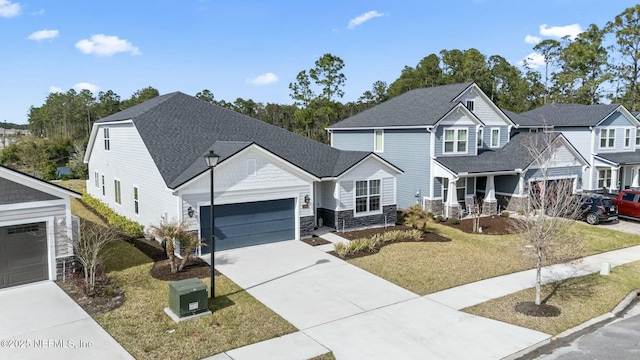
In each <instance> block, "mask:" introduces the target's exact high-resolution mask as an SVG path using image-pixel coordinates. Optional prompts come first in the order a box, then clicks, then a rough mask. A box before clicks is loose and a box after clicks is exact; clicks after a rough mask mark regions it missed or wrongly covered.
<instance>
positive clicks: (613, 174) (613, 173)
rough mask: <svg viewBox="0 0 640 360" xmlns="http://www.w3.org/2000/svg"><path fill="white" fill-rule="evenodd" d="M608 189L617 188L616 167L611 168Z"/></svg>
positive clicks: (613, 189)
mask: <svg viewBox="0 0 640 360" xmlns="http://www.w3.org/2000/svg"><path fill="white" fill-rule="evenodd" d="M609 190H610V191H615V190H618V168H614V167H612V168H611V188H610V189H609Z"/></svg>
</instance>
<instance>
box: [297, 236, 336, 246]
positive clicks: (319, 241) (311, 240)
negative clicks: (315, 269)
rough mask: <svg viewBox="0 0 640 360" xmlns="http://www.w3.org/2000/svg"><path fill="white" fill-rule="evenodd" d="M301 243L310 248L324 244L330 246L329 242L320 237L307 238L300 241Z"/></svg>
mask: <svg viewBox="0 0 640 360" xmlns="http://www.w3.org/2000/svg"><path fill="white" fill-rule="evenodd" d="M302 242H303V243H305V244H309V245H311V246H318V245H326V244H331V241H327V240H325V239H323V238H321V237H317V236H314V237H312V238H308V239H302Z"/></svg>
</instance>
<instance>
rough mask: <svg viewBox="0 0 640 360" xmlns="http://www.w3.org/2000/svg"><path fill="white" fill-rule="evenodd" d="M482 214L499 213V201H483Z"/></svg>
mask: <svg viewBox="0 0 640 360" xmlns="http://www.w3.org/2000/svg"><path fill="white" fill-rule="evenodd" d="M482 214H483V215H496V214H498V202H497V201H483V202H482Z"/></svg>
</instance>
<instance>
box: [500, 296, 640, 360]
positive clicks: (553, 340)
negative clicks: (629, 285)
mask: <svg viewBox="0 0 640 360" xmlns="http://www.w3.org/2000/svg"><path fill="white" fill-rule="evenodd" d="M638 302H640V289H636V290H633V291H631V292H630V293H629V294H628V295H627V296H626V297H625V298H624V299H622V301H620V303H619V304H618V305H617V306H616V307H615V308H613V310H611V311H610V312H608V313H605V314H602V315H600V316H598V317H595V318H593V319H590V320H587V321H585V322H584V323H582V324H580V325H577V326H575V327H573V328H571V329H568V330H565V331H563V332H561V333H560V334H558V335H554V336H551V337H550V338H549V339H547V340H545V341H541V342H539V343H537V344H534V345H532V346H530V347H528V348H526V349H522V350H520V351H518V352H516V353H514V354H511V355H509V356H507V357H504V358H502V359H501V360H532V359H535V358H537V357H538V356H540V355H544V354H549V353H551V351H552V350H553V349H555V348H557V347H560V346H563V345H565V344H567V343H569V342H571V341H573V340H575V339H577V338H579V337H581V336H582V335H585V334H587V333H590V332H592V331H594V330H595V329H597V328H600V327H602V326H604V325H606V324H608V323H610V322H612V321H613V320H614V319H616V318H620V317H622V316H623V315H624V314H625V313H626V312H627V311H628V310H629V309H630V308H632V307H633V306H635V305H636V303H638Z"/></svg>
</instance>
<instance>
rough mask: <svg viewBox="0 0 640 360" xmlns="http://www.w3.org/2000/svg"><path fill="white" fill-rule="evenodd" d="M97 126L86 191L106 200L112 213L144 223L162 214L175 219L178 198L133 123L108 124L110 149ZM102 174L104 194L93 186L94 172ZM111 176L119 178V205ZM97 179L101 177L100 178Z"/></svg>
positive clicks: (155, 220) (149, 222)
mask: <svg viewBox="0 0 640 360" xmlns="http://www.w3.org/2000/svg"><path fill="white" fill-rule="evenodd" d="M94 126H97V127H99V129H98V132H97V134H98V136H97V137H96V143H95V145H94V146H93V151H92V153H91V157H90V159H89V176H90V179H89V182H88V185H89V186H87V192H88V193H89V194H90V195H91V196H93V197H95V198H97V199H100V200H101V201H103V202H105V203H106V204H107V205H108V206H109V207H110V208H111V209H113V210H114V211H115V212H117V213H119V214H121V215H124V216H126V217H127V218H129V219H131V220H133V221H136V222H138V223H140V224H142V225H144V226H148V225H150V224H157V223H158V222H159V221H160V220H161V217H162V216H164V214H166V215H167V217H168V218H169V219H173V218H176V219H177V218H178V201H177V198H176V197H175V196H174V195H173V194H172V190H170V189H168V188H167V187H166V185H165V182H164V179H163V178H162V176H161V175H160V172H159V171H158V169H157V168H156V165H155V162H154V161H153V159H152V158H151V155H150V154H149V151H148V150H147V147H146V146H145V144H144V142H143V141H142V138H141V137H140V135H139V134H138V131H137V130H136V128H135V127H134V126H133V124H122V125H107V127H108V128H109V138H110V150H109V151H106V150H105V149H104V139H103V131H102V127H104V126H105V125H101V124H96V125H94ZM96 171H97V172H98V173H99V175H98V176H101V175H103V174H104V175H105V187H106V195H105V196H102V189H101V186H100V187H98V188H96V187H95V172H96ZM114 179H118V180H120V183H121V190H122V191H121V194H122V204H121V205H120V204H116V202H115V193H114ZM99 180H100V179H99ZM134 186H136V187H137V188H138V197H139V212H138V214H135V212H134V200H133V187H134Z"/></svg>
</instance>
